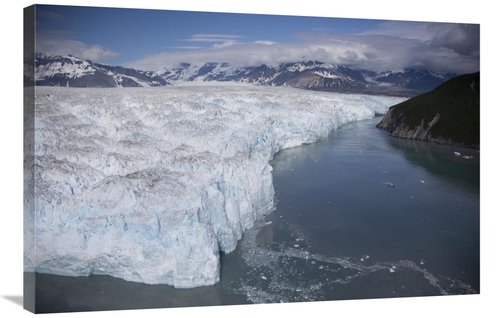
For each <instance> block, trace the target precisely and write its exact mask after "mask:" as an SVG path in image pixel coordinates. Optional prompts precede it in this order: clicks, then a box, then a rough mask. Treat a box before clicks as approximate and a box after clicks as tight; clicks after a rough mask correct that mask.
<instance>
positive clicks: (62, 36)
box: [36, 32, 119, 62]
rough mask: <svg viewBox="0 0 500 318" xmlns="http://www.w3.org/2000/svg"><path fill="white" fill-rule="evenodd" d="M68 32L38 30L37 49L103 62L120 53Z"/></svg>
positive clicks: (43, 51) (41, 51)
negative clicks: (88, 42) (81, 39)
mask: <svg viewBox="0 0 500 318" xmlns="http://www.w3.org/2000/svg"><path fill="white" fill-rule="evenodd" d="M70 37H71V34H70V33H67V32H38V33H37V37H36V51H37V52H40V53H47V54H54V55H73V56H76V57H79V58H82V59H85V60H91V61H95V62H101V61H106V60H110V59H113V58H116V57H117V56H118V55H119V54H118V53H117V52H114V51H112V50H109V49H106V48H103V47H102V46H100V45H98V44H93V45H89V44H85V43H83V42H80V41H76V40H72V39H71V38H70Z"/></svg>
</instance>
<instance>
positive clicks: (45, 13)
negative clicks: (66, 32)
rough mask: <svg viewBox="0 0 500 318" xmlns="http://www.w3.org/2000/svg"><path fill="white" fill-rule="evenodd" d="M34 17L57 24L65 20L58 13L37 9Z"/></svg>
mask: <svg viewBox="0 0 500 318" xmlns="http://www.w3.org/2000/svg"><path fill="white" fill-rule="evenodd" d="M36 15H37V17H44V18H49V19H51V20H55V21H58V22H63V21H65V20H66V19H65V18H64V17H63V16H62V15H60V14H59V13H56V12H52V11H46V10H39V9H38V8H37V10H36ZM37 22H38V23H39V21H37Z"/></svg>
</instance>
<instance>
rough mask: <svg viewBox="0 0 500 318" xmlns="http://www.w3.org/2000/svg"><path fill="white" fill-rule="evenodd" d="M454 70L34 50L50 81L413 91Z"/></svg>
mask: <svg viewBox="0 0 500 318" xmlns="http://www.w3.org/2000/svg"><path fill="white" fill-rule="evenodd" d="M454 76H456V74H444V73H435V72H430V71H427V70H419V69H402V70H391V71H385V72H374V71H368V70H356V69H351V68H349V67H346V66H342V65H333V64H328V63H324V62H321V61H316V60H304V61H298V62H291V63H281V64H278V65H268V64H261V65H258V66H246V67H235V66H232V65H231V64H230V63H224V62H222V63H221V62H207V63H205V64H203V65H201V66H200V65H193V64H191V63H188V62H183V63H181V64H180V65H179V67H177V68H163V69H161V70H160V71H158V72H145V71H140V70H135V69H131V68H124V67H120V66H109V65H104V64H99V63H93V62H92V61H84V60H82V59H79V58H78V57H75V56H72V55H68V56H54V55H52V56H51V55H46V54H43V53H37V54H36V57H35V77H36V85H54V86H77V87H116V86H123V87H130V86H133V87H141V86H165V85H171V84H174V83H177V82H182V81H205V82H209V81H219V82H244V83H253V84H261V85H270V86H291V87H297V88H304V89H313V90H322V91H336V92H344V93H365V94H390V95H393V94H397V95H403V96H413V95H416V94H418V93H421V92H423V91H428V90H432V89H433V88H435V87H436V86H437V85H439V84H441V83H443V82H444V81H446V80H448V79H450V78H452V77H454Z"/></svg>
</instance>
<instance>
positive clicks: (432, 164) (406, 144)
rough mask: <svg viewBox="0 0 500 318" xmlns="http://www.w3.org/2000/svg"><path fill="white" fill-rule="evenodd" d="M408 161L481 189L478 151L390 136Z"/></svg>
mask: <svg viewBox="0 0 500 318" xmlns="http://www.w3.org/2000/svg"><path fill="white" fill-rule="evenodd" d="M388 142H389V145H390V146H391V147H393V148H394V149H395V150H396V151H400V152H402V153H403V155H404V156H405V158H406V160H408V161H409V162H411V163H412V164H414V165H416V166H420V167H423V168H424V169H426V170H427V171H429V172H430V173H432V174H434V175H435V176H437V177H439V178H443V179H446V180H449V181H451V182H453V183H455V184H457V185H462V186H467V187H470V188H472V189H475V190H476V191H479V161H480V160H479V158H480V157H479V151H478V150H474V149H469V148H460V147H452V146H442V145H437V144H433V143H427V142H423V141H418V140H406V139H398V138H388Z"/></svg>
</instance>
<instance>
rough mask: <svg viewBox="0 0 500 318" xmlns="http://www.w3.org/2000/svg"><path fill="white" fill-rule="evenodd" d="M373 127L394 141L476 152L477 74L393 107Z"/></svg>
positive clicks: (477, 143) (477, 142) (460, 77)
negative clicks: (416, 142)
mask: <svg viewBox="0 0 500 318" xmlns="http://www.w3.org/2000/svg"><path fill="white" fill-rule="evenodd" d="M376 127H377V128H381V129H384V130H387V131H388V132H389V134H390V135H391V136H393V137H397V138H403V139H413V140H422V141H427V142H433V143H437V144H442V145H450V146H458V147H467V148H474V149H479V144H480V143H479V130H480V129H479V72H477V73H473V74H465V75H461V76H458V77H456V78H453V79H451V80H449V81H447V82H445V83H443V84H441V85H440V86H438V87H436V88H435V89H434V90H433V91H430V92H427V93H423V94H420V95H417V96H415V97H413V98H410V99H408V100H407V101H404V102H402V103H400V104H397V105H395V106H392V107H391V108H390V109H389V111H388V112H387V114H386V115H385V116H384V118H383V119H382V121H381V122H380V123H379V124H378V125H377V126H376Z"/></svg>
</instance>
